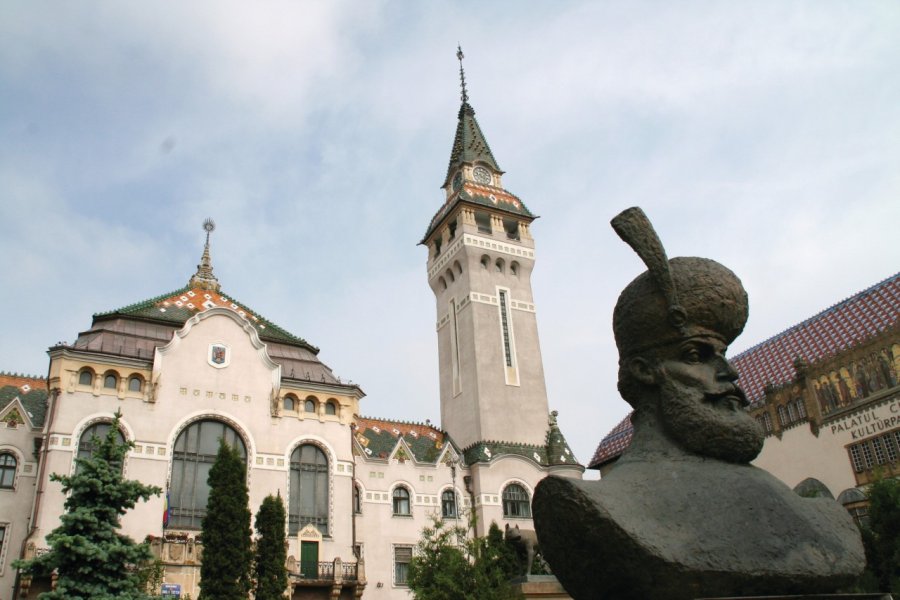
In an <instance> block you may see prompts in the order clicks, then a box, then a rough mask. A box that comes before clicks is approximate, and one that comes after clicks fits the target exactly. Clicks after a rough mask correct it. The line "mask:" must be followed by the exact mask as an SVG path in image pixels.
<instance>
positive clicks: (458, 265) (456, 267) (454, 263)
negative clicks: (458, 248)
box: [453, 260, 462, 275]
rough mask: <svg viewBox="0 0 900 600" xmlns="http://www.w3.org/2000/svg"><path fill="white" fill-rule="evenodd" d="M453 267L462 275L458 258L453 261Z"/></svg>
mask: <svg viewBox="0 0 900 600" xmlns="http://www.w3.org/2000/svg"><path fill="white" fill-rule="evenodd" d="M453 268H454V269H456V272H457V274H459V275H462V265H461V264H459V261H458V260H455V261H453Z"/></svg>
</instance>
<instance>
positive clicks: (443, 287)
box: [438, 275, 447, 291]
mask: <svg viewBox="0 0 900 600" xmlns="http://www.w3.org/2000/svg"><path fill="white" fill-rule="evenodd" d="M438 283H440V284H441V291H444V290H446V289H447V280H446V279H444V277H443V275H442V276H441V277H438Z"/></svg>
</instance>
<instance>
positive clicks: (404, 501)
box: [393, 485, 409, 517]
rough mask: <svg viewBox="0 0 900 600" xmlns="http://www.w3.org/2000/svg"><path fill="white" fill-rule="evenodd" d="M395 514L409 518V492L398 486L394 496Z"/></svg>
mask: <svg viewBox="0 0 900 600" xmlns="http://www.w3.org/2000/svg"><path fill="white" fill-rule="evenodd" d="M393 505H394V514H395V515H397V516H401V517H408V516H409V490H408V489H406V488H405V487H403V486H402V485H398V486H397V487H395V488H394V494H393Z"/></svg>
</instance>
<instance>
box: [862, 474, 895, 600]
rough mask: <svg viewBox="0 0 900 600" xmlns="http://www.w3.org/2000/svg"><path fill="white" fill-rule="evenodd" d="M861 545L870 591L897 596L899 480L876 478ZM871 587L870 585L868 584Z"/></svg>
mask: <svg viewBox="0 0 900 600" xmlns="http://www.w3.org/2000/svg"><path fill="white" fill-rule="evenodd" d="M867 495H868V497H869V523H868V526H866V527H863V529H862V534H863V543H864V545H865V548H866V560H867V562H868V570H869V573H870V580H874V582H875V584H874V586H873V587H874V589H872V590H871V591H873V592H893V593H894V594H898V593H900V479H878V480H876V481H875V483H873V484H872V485H871V487H870V488H869V491H868V493H867ZM870 585H871V584H870Z"/></svg>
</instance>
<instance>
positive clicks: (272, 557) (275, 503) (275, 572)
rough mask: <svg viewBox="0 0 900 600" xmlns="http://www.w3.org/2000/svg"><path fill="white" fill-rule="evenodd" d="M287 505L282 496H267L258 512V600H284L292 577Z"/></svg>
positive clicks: (256, 571) (256, 576) (256, 562)
mask: <svg viewBox="0 0 900 600" xmlns="http://www.w3.org/2000/svg"><path fill="white" fill-rule="evenodd" d="M284 522H285V513H284V503H283V502H282V501H281V496H280V495H279V496H272V495H269V496H266V498H265V500H263V502H262V504H261V505H260V507H259V512H257V513H256V533H257V534H258V535H259V537H258V538H257V540H256V561H255V563H254V569H253V570H254V572H253V575H254V579H255V582H256V589H255V596H254V597H255V598H256V600H280V599H281V598H283V597H284V591H285V590H286V589H287V585H288V577H287V568H286V567H285V564H284V563H285V561H286V560H287V551H286V550H285V547H284Z"/></svg>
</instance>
